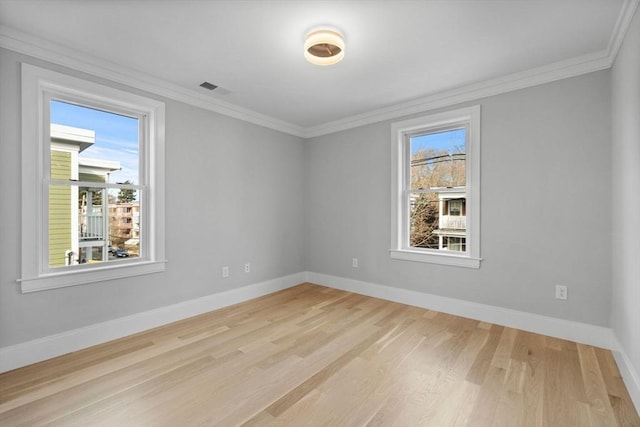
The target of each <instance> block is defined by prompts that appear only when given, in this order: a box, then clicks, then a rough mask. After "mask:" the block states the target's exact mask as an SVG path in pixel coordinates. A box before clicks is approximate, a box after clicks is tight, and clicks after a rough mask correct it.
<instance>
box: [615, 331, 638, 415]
mask: <svg viewBox="0 0 640 427" xmlns="http://www.w3.org/2000/svg"><path fill="white" fill-rule="evenodd" d="M614 339H615V340H616V342H617V347H618V350H616V351H612V353H613V357H614V358H615V359H616V363H617V364H618V369H620V375H622V379H623V380H624V385H626V386H627V390H628V391H629V395H630V396H631V400H632V401H633V404H634V405H635V407H636V411H638V413H639V414H640V373H639V372H638V371H636V370H635V368H634V365H633V363H631V359H629V356H628V355H627V353H626V352H625V351H624V347H623V346H622V345H621V344H620V342H619V341H618V339H617V338H616V337H614Z"/></svg>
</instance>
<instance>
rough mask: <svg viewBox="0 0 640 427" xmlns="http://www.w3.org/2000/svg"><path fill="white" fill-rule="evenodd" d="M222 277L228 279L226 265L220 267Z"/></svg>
mask: <svg viewBox="0 0 640 427" xmlns="http://www.w3.org/2000/svg"><path fill="white" fill-rule="evenodd" d="M222 277H229V267H227V266H226V265H225V266H224V267H222Z"/></svg>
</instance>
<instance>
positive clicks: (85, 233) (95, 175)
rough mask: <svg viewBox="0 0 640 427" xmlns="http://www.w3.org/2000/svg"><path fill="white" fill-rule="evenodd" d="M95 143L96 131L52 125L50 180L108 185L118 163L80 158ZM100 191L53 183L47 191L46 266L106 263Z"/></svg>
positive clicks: (105, 209)
mask: <svg viewBox="0 0 640 427" xmlns="http://www.w3.org/2000/svg"><path fill="white" fill-rule="evenodd" d="M94 143H95V132H94V131H92V130H88V129H80V128H75V127H70V126H63V125H58V124H53V123H52V124H51V179H54V180H63V181H66V180H70V181H80V182H101V183H105V182H108V179H109V174H110V173H111V172H113V171H117V170H120V163H119V162H113V161H107V160H100V159H88V158H82V157H80V156H79V154H80V153H81V152H83V151H85V150H86V149H88V148H90V147H91V146H92V145H93V144H94ZM102 195H103V191H102V189H100V188H91V187H87V186H75V185H51V186H50V189H49V266H50V267H60V266H64V265H71V264H76V263H79V262H88V261H90V260H106V259H107V256H108V252H107V248H108V245H109V237H108V235H107V234H106V233H105V231H106V230H108V224H107V222H106V221H107V218H106V217H105V216H104V215H103V212H106V211H107V208H106V206H105V204H106V203H107V198H105V197H102Z"/></svg>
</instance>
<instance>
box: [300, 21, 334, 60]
mask: <svg viewBox="0 0 640 427" xmlns="http://www.w3.org/2000/svg"><path fill="white" fill-rule="evenodd" d="M304 57H305V58H307V61H309V62H311V63H312V64H316V65H333V64H337V63H338V62H340V61H342V58H344V37H343V35H342V34H341V33H340V31H338V30H335V29H333V28H327V27H322V28H314V29H313V30H311V31H309V32H308V33H307V35H306V36H305V37H304Z"/></svg>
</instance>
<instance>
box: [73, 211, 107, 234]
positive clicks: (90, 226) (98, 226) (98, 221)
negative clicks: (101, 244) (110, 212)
mask: <svg viewBox="0 0 640 427" xmlns="http://www.w3.org/2000/svg"><path fill="white" fill-rule="evenodd" d="M78 224H79V227H80V230H79V231H80V240H104V220H103V217H102V215H84V214H80V218H79V221H78Z"/></svg>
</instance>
